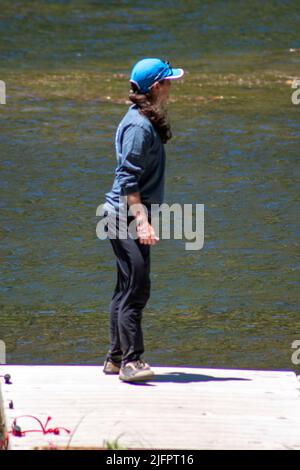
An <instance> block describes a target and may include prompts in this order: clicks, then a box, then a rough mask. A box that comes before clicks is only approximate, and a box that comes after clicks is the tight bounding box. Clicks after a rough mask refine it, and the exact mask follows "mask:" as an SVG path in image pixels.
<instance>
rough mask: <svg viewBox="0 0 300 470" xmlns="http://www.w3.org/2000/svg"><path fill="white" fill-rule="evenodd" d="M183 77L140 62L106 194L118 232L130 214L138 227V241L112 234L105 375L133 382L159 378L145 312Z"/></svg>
mask: <svg viewBox="0 0 300 470" xmlns="http://www.w3.org/2000/svg"><path fill="white" fill-rule="evenodd" d="M183 74H184V71H183V70H182V69H174V68H172V67H171V65H170V64H169V62H165V61H163V60H161V59H157V58H146V59H143V60H140V61H139V62H137V63H136V64H135V66H134V67H133V69H132V71H131V75H130V84H131V89H130V93H129V99H130V100H131V102H132V103H133V104H132V105H130V107H129V109H128V111H127V113H126V114H125V116H124V117H123V119H122V120H121V122H120V124H119V126H118V128H117V132H116V138H115V146H116V156H117V168H116V170H115V174H116V176H115V180H114V183H113V186H112V189H111V191H110V192H108V193H106V194H105V199H106V202H105V204H104V209H105V210H106V212H105V214H104V215H105V216H108V219H109V217H110V215H111V216H112V215H113V216H114V220H115V228H116V230H118V229H120V226H121V222H122V221H123V222H124V220H123V219H124V214H125V216H126V228H127V226H128V225H129V224H131V222H133V224H134V226H135V229H136V235H137V237H135V239H134V238H131V237H130V236H127V237H126V238H125V237H120V236H118V235H116V233H117V232H116V231H115V232H113V231H112V230H111V228H110V229H108V236H109V239H110V242H111V245H112V248H113V251H114V253H115V255H116V261H117V270H118V280H117V285H116V288H115V291H114V294H113V297H112V301H111V304H110V348H109V351H108V354H107V357H106V360H105V363H104V367H103V371H104V373H106V374H119V378H120V379H121V380H124V381H128V382H131V381H137V380H148V379H150V378H152V377H153V375H154V373H153V371H152V370H151V368H150V366H149V365H148V364H147V363H146V362H145V361H144V360H143V359H142V358H141V355H142V354H143V353H144V343H143V332H142V328H141V320H142V311H143V308H144V307H145V305H146V303H147V301H148V299H149V297H150V247H151V245H155V244H156V243H157V242H158V241H159V238H158V237H157V235H156V234H155V231H154V229H153V227H152V225H151V204H161V203H162V202H163V198H164V173H165V159H166V155H165V149H164V144H165V143H166V142H167V141H168V140H169V139H170V138H171V137H172V133H171V129H170V124H169V123H168V120H167V111H166V108H165V104H166V102H167V100H168V97H169V90H170V86H171V80H172V79H177V78H180V77H182V76H183ZM127 213H129V216H127ZM113 233H114V236H112V235H113ZM118 233H120V232H118ZM110 235H111V236H110Z"/></svg>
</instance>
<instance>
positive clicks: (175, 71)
mask: <svg viewBox="0 0 300 470" xmlns="http://www.w3.org/2000/svg"><path fill="white" fill-rule="evenodd" d="M172 72H173V75H169V76H168V77H164V80H176V79H177V78H181V77H182V76H183V75H184V70H183V69H174V68H172Z"/></svg>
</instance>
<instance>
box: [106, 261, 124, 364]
mask: <svg viewBox="0 0 300 470" xmlns="http://www.w3.org/2000/svg"><path fill="white" fill-rule="evenodd" d="M116 266H117V284H116V287H115V290H114V294H113V297H112V300H111V303H110V306H109V315H110V326H109V341H110V342H109V344H110V347H109V351H108V355H107V357H109V358H110V359H113V360H114V361H116V362H119V361H121V360H122V354H123V353H122V349H121V342H120V334H119V326H118V315H119V303H120V300H121V299H122V295H123V292H124V291H125V281H124V277H123V273H122V271H121V267H120V263H119V261H118V258H117V262H116Z"/></svg>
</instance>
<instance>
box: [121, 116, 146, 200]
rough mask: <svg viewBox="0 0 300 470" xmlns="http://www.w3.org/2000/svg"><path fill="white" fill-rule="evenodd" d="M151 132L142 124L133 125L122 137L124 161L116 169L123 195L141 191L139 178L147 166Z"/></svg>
mask: <svg viewBox="0 0 300 470" xmlns="http://www.w3.org/2000/svg"><path fill="white" fill-rule="evenodd" d="M150 140H151V136H150V133H149V132H148V131H147V130H146V129H144V128H143V127H141V126H138V125H131V126H129V127H128V128H127V129H126V130H125V131H124V134H123V137H122V162H121V164H120V165H119V167H118V168H117V170H116V173H117V177H118V181H119V185H120V190H121V195H123V196H124V195H128V194H131V193H134V192H137V191H139V180H140V178H141V176H142V174H143V173H144V171H145V169H146V166H147V153H148V149H149V145H150Z"/></svg>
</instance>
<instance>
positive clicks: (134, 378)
mask: <svg viewBox="0 0 300 470" xmlns="http://www.w3.org/2000/svg"><path fill="white" fill-rule="evenodd" d="M154 376H155V374H154V372H153V371H151V372H147V374H141V375H133V376H132V377H125V376H124V375H121V374H119V379H120V380H122V381H123V382H146V381H147V380H151V379H153V377H154Z"/></svg>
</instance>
